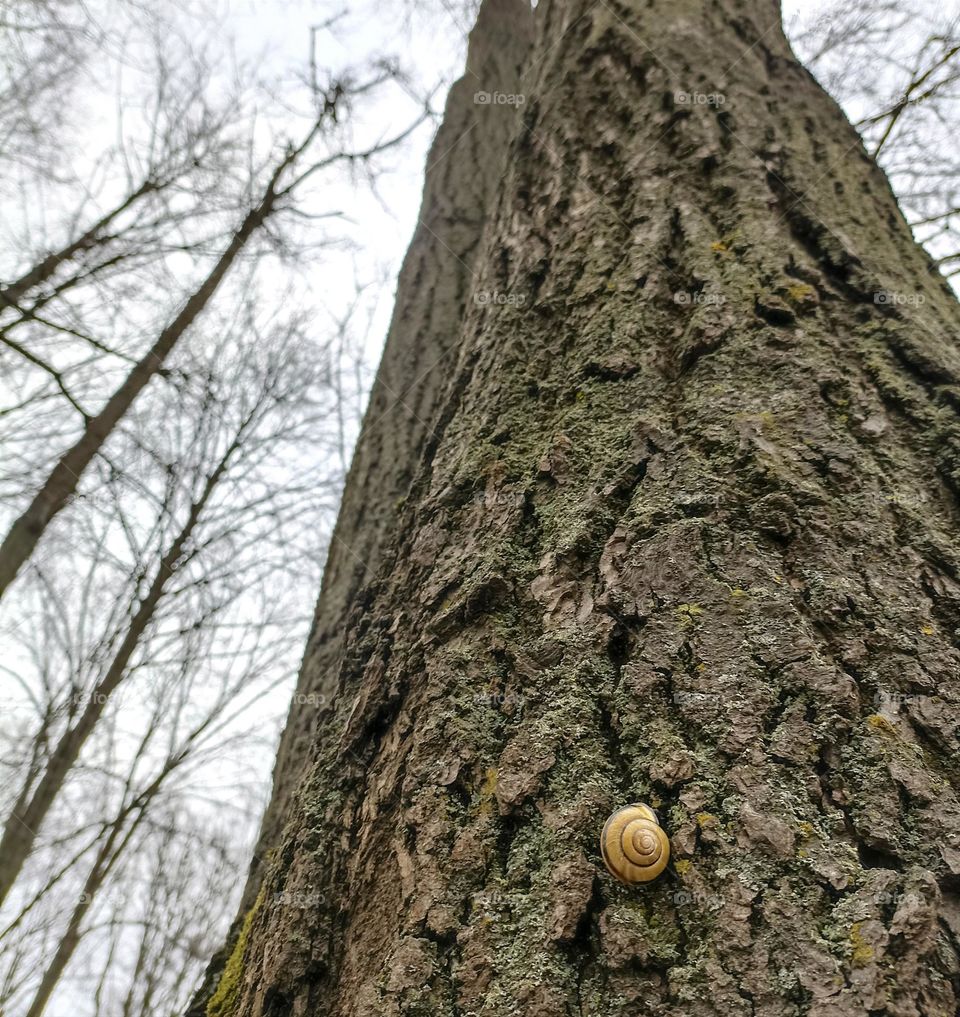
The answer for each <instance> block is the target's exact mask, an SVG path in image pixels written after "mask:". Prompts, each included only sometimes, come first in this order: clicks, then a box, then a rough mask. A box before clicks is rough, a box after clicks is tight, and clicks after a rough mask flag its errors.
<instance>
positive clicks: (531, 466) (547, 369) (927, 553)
mask: <svg viewBox="0 0 960 1017" xmlns="http://www.w3.org/2000/svg"><path fill="white" fill-rule="evenodd" d="M497 84H498V83H495V82H491V83H490V84H489V85H486V86H485V87H486V88H487V89H488V90H490V91H492V90H493V89H494V88H496V87H497ZM522 91H523V92H524V93H525V95H526V104H525V106H524V109H523V123H522V127H521V129H520V130H519V132H518V134H517V137H516V138H515V139H514V142H513V145H512V149H511V153H510V158H509V162H508V169H507V172H506V173H505V174H504V177H503V180H502V181H501V183H500V198H499V204H498V209H497V212H496V215H495V219H494V228H493V231H492V233H491V236H490V241H489V243H488V244H487V245H486V246H485V248H484V252H483V253H482V254H481V256H480V258H479V259H478V262H477V268H478V278H477V280H476V281H475V287H476V291H477V292H482V293H491V294H499V295H500V297H498V298H495V299H492V300H490V301H489V302H488V303H486V304H485V305H483V306H478V305H476V304H474V303H472V302H470V301H468V302H467V305H466V306H467V313H466V315H465V318H464V321H463V324H462V327H461V334H460V336H459V338H458V340H457V342H458V347H459V354H458V364H457V369H456V372H455V377H454V379H453V382H452V384H451V386H450V389H449V391H448V392H447V393H446V395H445V397H444V399H443V401H442V405H441V407H440V410H439V413H438V417H437V422H436V423H435V426H434V427H433V428H432V431H431V433H430V436H429V438H428V440H427V443H426V446H425V451H424V456H423V460H422V463H421V468H420V470H419V472H418V474H417V476H416V477H415V479H414V481H413V484H412V487H411V491H410V495H409V497H408V498H407V501H406V504H405V506H404V508H403V511H402V513H401V516H400V520H399V523H398V526H397V532H396V536H395V541H394V542H393V543H392V544H391V545H390V547H389V549H385V550H383V551H382V552H381V555H380V564H379V568H378V583H377V585H376V587H374V588H371V590H370V593H369V596H366V597H364V598H363V599H362V600H361V601H360V602H359V603H357V604H356V605H355V611H354V613H353V615H352V616H351V623H352V625H353V628H352V630H351V632H350V634H349V638H348V640H347V646H346V648H345V652H344V654H343V661H342V666H341V667H340V669H339V673H338V676H337V683H338V685H337V696H336V698H335V699H334V700H333V702H332V705H331V706H330V707H329V708H328V709H326V710H325V711H324V712H323V714H322V716H321V718H320V724H319V726H318V728H317V730H316V731H315V733H314V736H313V737H314V746H315V749H314V759H313V762H312V766H311V769H310V773H309V775H308V777H307V779H306V780H305V781H304V783H303V784H302V785H301V786H300V788H299V790H298V793H297V795H296V796H295V800H294V804H293V808H292V816H291V819H290V822H289V823H288V824H287V827H286V829H285V832H284V835H283V838H282V840H281V843H280V847H279V849H278V851H277V854H276V857H275V858H274V860H273V863H272V865H271V866H270V868H269V871H268V872H267V873H266V875H265V878H264V881H263V885H262V888H261V890H260V893H259V895H258V898H257V901H256V902H255V903H254V904H253V905H251V906H250V907H249V909H248V911H247V913H246V915H245V918H244V922H243V929H242V933H241V934H240V935H239V936H238V938H237V941H236V945H235V948H234V951H233V954H232V956H231V957H230V959H229V961H228V962H227V964H226V968H225V973H224V975H223V978H222V979H221V982H220V985H219V987H218V989H217V992H216V994H215V996H214V998H213V1000H212V1001H211V1005H210V1007H209V1008H208V1013H211V1014H227V1013H229V1014H233V1015H239V1017H253V1015H258V1017H259V1015H270V1017H281V1015H291V1017H292V1015H297V1017H299V1015H307V1014H309V1015H311V1017H315V1015H320V1014H329V1015H336V1017H347V1015H359V1014H362V1013H381V1014H387V1015H399V1014H410V1015H414V1014H416V1015H438V1017H439V1015H451V1017H453V1015H461V1017H465V1015H475V1017H495V1015H496V1017H500V1015H507V1014H524V1015H533V1017H554V1015H561V1014H579V1015H597V1017H599V1015H603V1017H615V1015H616V1017H620V1015H623V1017H627V1015H631V1017H632V1015H635V1014H638V1013H644V1014H650V1015H657V1017H698V1015H714V1014H724V1015H729V1014H755V1015H764V1017H793V1015H801V1014H804V1015H806V1014H816V1015H823V1017H825V1015H863V1017H867V1015H877V1014H886V1015H897V1017H908V1015H909V1017H916V1015H923V1017H950V1015H953V1014H955V1013H956V1012H957V1008H958V1000H960V906H958V904H960V898H958V890H960V807H958V801H957V787H958V780H960V760H958V747H960V746H958V730H957V729H958V724H960V710H958V702H960V681H958V678H957V665H958V642H960V575H958V571H960V541H958V537H957V530H956V522H957V514H958V497H960V460H958V455H960V428H958V424H957V409H958V407H960V355H958V352H957V350H956V345H955V336H956V332H957V327H958V325H960V311H958V307H957V303H956V301H955V299H954V298H953V296H952V295H951V293H950V292H949V290H948V289H947V287H946V286H945V284H944V283H943V281H942V279H941V278H940V277H939V276H938V275H937V273H936V272H935V270H934V269H933V267H932V265H931V263H930V261H929V259H928V258H927V257H926V255H925V254H924V253H923V252H922V251H921V250H920V249H918V248H917V247H916V245H915V244H914V243H913V241H912V238H911V236H910V233H909V230H908V228H907V226H906V224H905V222H904V220H903V217H902V215H901V214H900V211H899V209H898V208H897V205H896V202H895V200H894V198H893V195H892V194H891V192H890V189H889V186H888V184H887V181H886V179H885V178H884V176H883V175H882V173H881V172H880V171H879V170H878V169H877V167H876V165H875V164H874V162H873V161H872V160H871V159H870V158H869V157H868V156H867V155H866V153H865V152H864V150H863V147H862V145H861V144H860V142H859V139H858V137H857V136H856V134H855V132H854V131H853V129H852V128H851V127H850V125H849V124H848V123H847V121H846V120H845V118H844V117H843V115H842V113H841V112H840V110H839V109H838V108H837V107H836V105H835V104H834V103H833V102H832V100H830V99H829V98H828V97H827V96H826V94H825V93H824V92H823V91H822V90H821V89H820V87H819V86H818V85H817V84H816V82H815V81H814V80H813V79H812V78H811V77H810V76H809V75H808V74H807V73H806V72H805V71H804V70H803V69H802V68H801V67H800V66H799V64H798V63H797V62H796V60H795V58H794V57H793V55H792V53H791V51H790V49H789V46H788V44H787V42H786V40H785V38H784V36H783V33H782V30H781V28H780V23H779V12H778V11H777V9H776V5H775V3H774V0H710V2H707V0H644V2H642V3H641V2H640V0H630V2H627V0H601V2H600V3H596V2H594V0H567V2H562V0H542V2H541V3H540V4H539V5H538V8H537V38H536V43H535V47H534V50H533V54H532V56H531V58H530V61H529V63H528V65H527V69H526V74H525V78H524V84H523V87H522ZM313 652H314V651H313V650H311V651H309V652H308V658H309V655H310V654H312V653H313ZM308 666H309V663H308ZM638 800H639V801H648V802H651V803H652V804H653V805H655V806H656V807H657V808H658V809H659V810H660V814H661V816H662V819H663V823H664V826H665V827H666V829H667V831H668V832H669V833H670V835H671V837H672V863H671V866H670V869H669V871H668V873H667V874H666V875H665V876H664V877H663V878H662V879H661V880H660V881H659V882H657V883H654V884H651V885H649V886H647V887H645V888H643V889H639V890H638V889H627V888H625V887H622V886H620V885H619V884H617V883H615V881H614V880H613V879H612V878H611V877H610V876H609V875H608V874H607V873H606V872H605V871H604V870H603V867H602V865H601V863H600V857H599V850H598V843H597V841H598V837H599V833H600V830H601V828H602V826H603V823H604V820H605V819H606V817H607V815H608V814H609V813H610V812H611V811H612V810H613V809H614V808H616V807H618V806H620V805H622V804H625V803H629V802H631V801H638Z"/></svg>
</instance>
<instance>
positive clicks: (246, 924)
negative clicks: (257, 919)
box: [207, 890, 263, 1017]
mask: <svg viewBox="0 0 960 1017" xmlns="http://www.w3.org/2000/svg"><path fill="white" fill-rule="evenodd" d="M262 902H263V890H261V891H260V894H259V896H258V897H257V899H256V901H255V902H254V905H253V907H252V908H250V910H249V911H248V912H247V914H246V917H245V918H244V919H243V926H242V927H241V929H240V935H239V936H237V941H236V943H235V944H234V946H233V951H232V952H231V954H230V956H229V957H228V958H227V963H226V964H225V965H224V966H223V973H222V974H221V975H220V981H219V982H218V983H217V991H216V992H215V993H214V994H213V995H212V996H211V997H210V1002H209V1003H207V1017H230V1015H231V1014H232V1013H233V1012H234V1010H235V1009H236V1006H237V1000H238V999H239V997H240V977H241V975H242V973H243V960H244V954H245V953H246V951H247V940H248V938H249V936H250V928H251V926H252V925H253V918H254V915H256V913H257V911H258V910H259V908H260V905H261V903H262Z"/></svg>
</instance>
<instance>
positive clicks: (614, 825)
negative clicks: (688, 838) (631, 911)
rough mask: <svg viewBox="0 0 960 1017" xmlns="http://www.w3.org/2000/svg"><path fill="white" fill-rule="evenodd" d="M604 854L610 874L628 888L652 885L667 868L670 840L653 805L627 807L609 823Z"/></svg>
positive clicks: (602, 839)
mask: <svg viewBox="0 0 960 1017" xmlns="http://www.w3.org/2000/svg"><path fill="white" fill-rule="evenodd" d="M600 854H601V855H602V856H603V863H604V865H606V867H607V868H608V869H609V870H610V874H611V875H612V876H615V877H616V878H617V879H619V880H620V882H621V883H625V884H626V885H627V886H636V884H637V883H649V882H650V881H651V880H652V879H656V878H657V876H659V875H660V873H661V872H663V870H664V869H665V868H666V867H667V862H668V861H669V860H670V838H669V837H668V836H667V835H666V833H665V832H664V831H663V828H662V827H661V826H660V824H659V823H658V822H657V814H656V813H655V812H654V811H653V809H651V808H650V806H649V805H644V804H642V803H640V802H636V803H634V804H633V805H625V806H624V807H623V808H622V809H617V811H616V812H614V813H613V815H612V816H611V817H610V818H609V819H608V820H607V821H606V823H605V824H604V826H603V833H601V834H600Z"/></svg>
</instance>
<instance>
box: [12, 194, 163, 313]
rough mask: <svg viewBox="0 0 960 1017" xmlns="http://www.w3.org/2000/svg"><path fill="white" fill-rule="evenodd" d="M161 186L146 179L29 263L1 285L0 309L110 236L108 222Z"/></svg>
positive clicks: (19, 299) (16, 300)
mask: <svg viewBox="0 0 960 1017" xmlns="http://www.w3.org/2000/svg"><path fill="white" fill-rule="evenodd" d="M161 186H162V185H160V184H158V183H155V182H154V181H152V180H145V181H144V182H143V183H142V184H140V186H139V187H137V188H136V189H135V190H133V191H131V192H130V193H129V194H128V195H127V196H126V197H125V198H123V200H121V201H120V202H118V203H117V204H116V205H115V206H114V207H113V208H112V209H111V210H110V211H109V212H105V213H104V214H103V215H102V216H101V217H100V218H99V219H98V220H97V221H96V222H95V223H93V225H92V226H90V227H88V228H87V229H86V230H84V231H83V233H81V234H80V235H79V236H78V237H75V238H74V239H73V240H70V241H68V242H67V243H66V244H64V245H63V247H61V248H60V249H59V250H57V251H52V252H51V253H50V254H48V255H46V257H44V258H41V259H40V261H38V262H37V263H36V264H35V265H33V266H31V267H30V268H29V269H28V270H27V271H26V272H24V273H23V274H22V275H21V276H20V277H19V278H17V279H14V280H13V282H10V283H7V285H5V286H0V310H2V309H4V308H5V307H13V308H17V307H18V306H19V304H20V301H21V300H22V299H23V297H24V296H25V295H26V294H28V293H29V292H30V291H31V290H32V289H35V288H36V287H37V286H40V285H42V284H43V283H45V282H46V281H47V280H48V279H51V278H52V277H53V276H54V275H55V274H56V272H57V269H59V268H60V266H61V265H64V264H66V263H67V262H69V261H72V260H73V259H74V258H76V256H77V255H78V254H83V253H84V252H85V251H88V250H90V249H91V248H93V247H96V246H98V245H99V244H102V243H104V242H105V240H107V239H110V238H108V237H106V230H107V229H108V228H109V226H110V224H111V223H113V222H115V221H116V219H117V218H118V217H119V216H120V215H122V214H123V213H124V212H126V211H127V210H128V209H130V208H132V207H133V206H134V205H136V204H137V202H138V201H140V200H141V198H144V197H146V196H147V195H148V194H152V193H154V192H156V191H158V190H160V189H161Z"/></svg>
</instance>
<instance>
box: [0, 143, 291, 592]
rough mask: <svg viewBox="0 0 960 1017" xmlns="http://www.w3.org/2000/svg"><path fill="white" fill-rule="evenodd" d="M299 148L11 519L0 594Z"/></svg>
mask: <svg viewBox="0 0 960 1017" xmlns="http://www.w3.org/2000/svg"><path fill="white" fill-rule="evenodd" d="M301 152H302V148H301V149H297V150H295V151H290V152H288V153H287V154H286V155H285V156H284V158H283V159H282V160H281V161H280V162H279V163H278V165H277V166H276V168H275V169H274V171H273V173H272V174H271V176H270V181H269V183H268V184H267V186H266V187H265V189H264V191H263V194H262V195H261V196H260V198H259V200H258V201H257V203H256V205H255V206H254V207H253V208H252V209H250V211H249V212H247V214H246V215H245V216H244V218H243V221H242V222H241V223H240V225H239V227H238V228H237V230H236V232H235V233H234V234H233V236H232V237H231V238H230V243H229V244H227V246H226V247H225V248H224V250H223V252H222V253H221V255H220V257H219V258H218V259H217V261H216V262H215V264H214V265H213V267H212V268H211V269H210V272H209V273H208V275H207V276H206V278H205V279H204V280H203V282H201V283H200V285H199V286H198V287H197V289H196V290H195V291H194V292H193V293H192V294H191V295H190V297H189V299H188V300H187V301H186V303H185V304H184V305H183V307H182V308H181V309H180V311H179V312H178V313H177V315H176V316H175V317H174V319H173V320H172V321H171V322H170V324H169V325H167V326H166V328H164V329H163V330H162V331H161V332H160V334H159V335H158V336H157V337H156V339H155V340H154V342H153V344H152V345H151V347H150V349H149V350H147V352H146V353H145V354H144V355H143V356H142V357H141V358H140V360H138V361H137V362H136V363H135V364H134V365H133V366H132V367H131V368H130V371H129V373H128V374H127V376H126V377H125V378H124V380H123V382H122V383H121V384H120V386H119V387H118V388H117V389H116V391H115V392H114V393H113V394H112V395H111V396H110V398H109V399H108V400H107V402H106V403H105V405H104V406H103V408H102V409H101V410H100V411H99V412H98V413H97V414H96V415H95V416H93V417H90V418H89V419H88V420H87V421H86V424H85V426H84V429H83V433H82V434H81V435H80V437H79V438H78V439H77V441H76V442H75V443H74V444H73V446H72V447H71V448H69V449H68V450H67V451H66V452H64V454H63V455H62V456H61V457H60V458H59V459H58V460H57V463H56V465H55V466H54V467H53V469H52V470H51V471H50V473H49V474H48V476H47V477H46V479H45V480H44V482H43V485H42V486H41V488H40V490H39V491H37V493H36V494H35V495H34V497H33V500H32V501H31V502H30V504H29V505H28V506H27V508H26V509H25V510H24V511H23V513H22V514H21V515H20V516H18V517H17V518H16V519H15V520H14V521H13V523H12V524H11V526H10V529H9V530H8V531H7V534H6V536H5V537H4V538H3V543H2V544H0V598H2V597H3V594H4V592H5V591H6V589H7V587H8V586H9V585H10V584H11V583H12V582H13V580H14V579H16V577H17V573H18V572H19V571H20V569H21V568H22V566H23V564H24V563H25V562H26V561H28V560H29V559H30V556H31V555H32V554H33V550H34V548H35V547H36V546H37V543H38V541H39V540H40V538H41V537H42V536H43V534H44V531H45V530H46V528H47V526H48V525H49V524H50V522H51V521H52V520H53V518H54V516H56V515H57V513H59V512H60V511H61V510H62V509H63V508H65V507H66V505H67V503H68V502H69V501H70V499H71V498H72V497H73V495H74V493H75V492H76V490H77V485H78V484H79V483H80V477H81V476H82V475H83V472H84V470H86V468H87V467H88V466H89V465H90V463H91V461H92V460H93V458H94V456H96V455H97V453H98V452H99V451H100V449H102V448H103V446H104V443H105V442H106V441H107V439H108V438H109V437H110V435H111V434H112V433H113V430H114V428H115V427H116V426H117V424H119V423H120V421H121V420H122V419H123V417H124V415H125V414H126V412H127V411H128V410H129V409H130V407H131V406H132V405H133V403H134V402H135V400H136V398H137V396H138V395H140V393H141V392H142V391H143V390H144V388H146V386H147V385H148V384H149V383H150V381H151V380H152V379H153V378H154V377H155V376H156V375H157V373H158V372H159V371H160V369H161V368H162V367H163V364H164V361H165V360H166V359H167V357H169V356H170V353H171V352H172V351H173V348H174V347H175V346H176V344H177V343H178V342H179V341H180V339H181V338H182V337H183V336H184V334H185V333H186V332H187V331H188V330H189V329H190V327H191V326H192V325H193V323H194V321H195V320H196V319H197V317H198V316H199V315H200V314H202V312H203V311H204V310H205V309H206V307H207V305H208V304H209V303H210V301H211V300H212V299H213V297H214V295H215V294H216V292H217V290H218V289H219V288H220V284H221V283H222V282H223V280H224V279H225V278H226V276H227V274H228V272H229V271H230V269H231V268H232V267H233V265H234V263H235V262H236V260H237V258H238V257H239V256H240V255H241V253H242V252H243V250H244V248H245V247H246V246H247V244H248V243H249V242H250V240H251V239H252V238H253V237H254V236H255V235H256V233H257V232H258V231H259V230H260V228H261V227H262V226H263V224H264V223H265V222H266V221H267V220H268V219H269V218H270V216H271V215H272V214H273V211H274V209H275V206H276V200H277V193H278V189H279V185H280V181H281V180H282V178H283V176H284V174H285V173H286V172H287V171H288V170H289V169H290V168H291V167H292V165H293V163H294V161H295V158H296V156H297V155H299V154H300V153H301Z"/></svg>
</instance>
